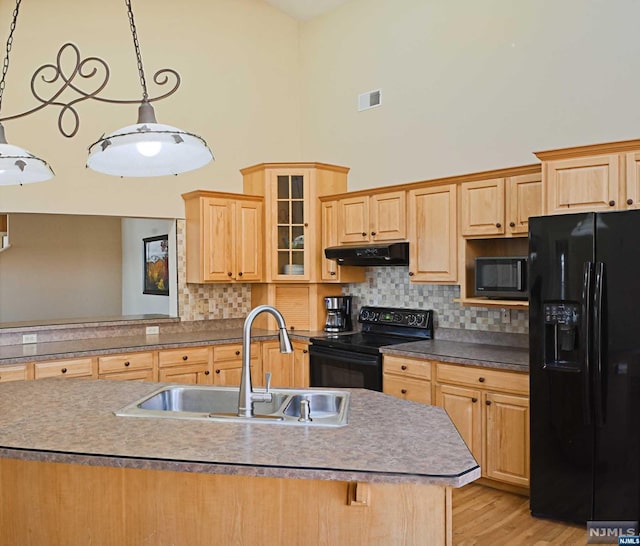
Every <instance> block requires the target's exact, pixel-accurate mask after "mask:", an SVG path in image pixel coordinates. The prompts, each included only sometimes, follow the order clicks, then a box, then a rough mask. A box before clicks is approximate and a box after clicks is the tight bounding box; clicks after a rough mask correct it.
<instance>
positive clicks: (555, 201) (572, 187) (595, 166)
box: [535, 140, 640, 214]
mask: <svg viewBox="0 0 640 546" xmlns="http://www.w3.org/2000/svg"><path fill="white" fill-rule="evenodd" d="M535 155H536V156H537V157H538V158H539V159H540V160H541V161H542V165H543V177H544V187H545V192H546V199H545V200H546V206H547V214H566V213H570V212H593V211H606V210H625V209H635V208H638V207H639V206H640V205H639V204H638V200H639V199H640V195H639V189H640V176H639V175H640V164H639V162H640V140H627V141H622V142H608V143H604V144H593V145H589V146H576V147H572V148H563V149H558V150H548V151H544V152H537V153H536V154H535Z"/></svg>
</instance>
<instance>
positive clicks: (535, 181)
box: [460, 165, 544, 237]
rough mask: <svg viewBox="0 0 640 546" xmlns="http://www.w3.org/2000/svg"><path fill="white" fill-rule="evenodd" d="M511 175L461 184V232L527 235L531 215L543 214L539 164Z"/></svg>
mask: <svg viewBox="0 0 640 546" xmlns="http://www.w3.org/2000/svg"><path fill="white" fill-rule="evenodd" d="M509 174H511V176H499V177H492V176H491V175H490V174H488V175H487V178H484V179H480V180H472V181H468V182H462V183H461V184H460V226H461V227H460V229H461V232H462V235H463V236H464V237H491V236H501V237H513V236H516V237H517V236H526V235H527V232H528V229H529V226H528V219H529V217H530V216H539V215H541V214H543V211H544V208H543V192H542V175H541V171H540V166H539V165H528V166H525V167H520V168H517V169H514V170H513V172H512V173H509Z"/></svg>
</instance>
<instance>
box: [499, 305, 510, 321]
mask: <svg viewBox="0 0 640 546" xmlns="http://www.w3.org/2000/svg"><path fill="white" fill-rule="evenodd" d="M500 317H501V319H502V324H511V309H500Z"/></svg>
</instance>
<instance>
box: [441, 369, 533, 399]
mask: <svg viewBox="0 0 640 546" xmlns="http://www.w3.org/2000/svg"><path fill="white" fill-rule="evenodd" d="M437 373H438V381H439V382H443V383H454V384H456V385H458V384H459V385H469V386H471V387H476V388H482V389H491V390H501V391H508V392H517V393H522V394H528V393H529V375H528V374H525V373H518V372H503V371H498V370H489V369H486V368H475V367H471V366H469V367H467V366H456V365H453V364H438V371H437Z"/></svg>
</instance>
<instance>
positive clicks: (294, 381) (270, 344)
mask: <svg viewBox="0 0 640 546" xmlns="http://www.w3.org/2000/svg"><path fill="white" fill-rule="evenodd" d="M291 344H292V346H293V353H288V354H287V353H281V352H280V344H279V342H278V341H275V340H274V341H263V342H262V372H263V374H266V373H269V372H270V373H271V386H272V387H308V386H309V344H308V343H304V342H301V341H292V343H291Z"/></svg>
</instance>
